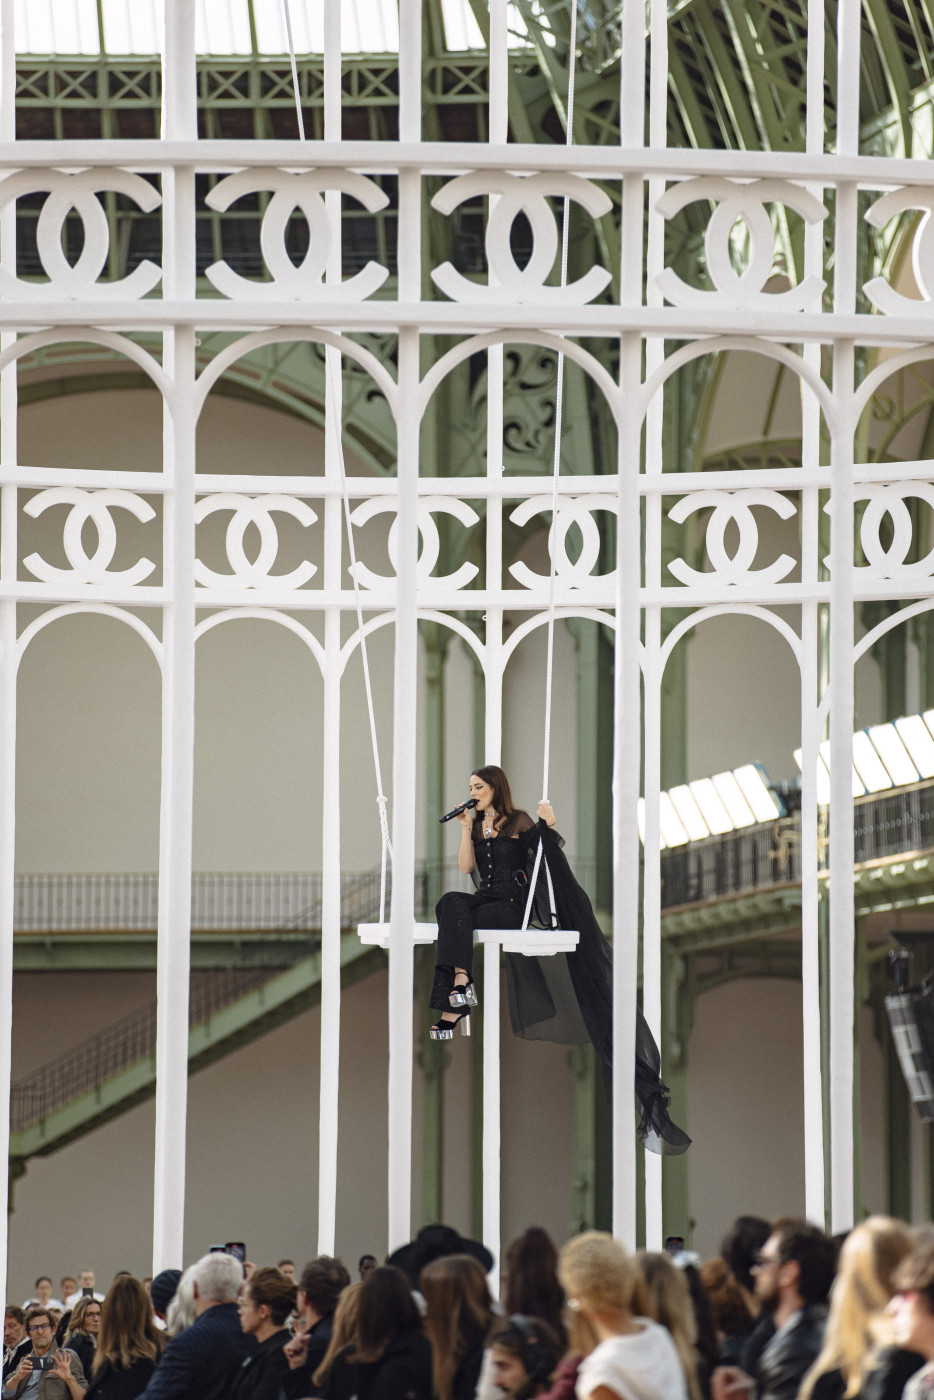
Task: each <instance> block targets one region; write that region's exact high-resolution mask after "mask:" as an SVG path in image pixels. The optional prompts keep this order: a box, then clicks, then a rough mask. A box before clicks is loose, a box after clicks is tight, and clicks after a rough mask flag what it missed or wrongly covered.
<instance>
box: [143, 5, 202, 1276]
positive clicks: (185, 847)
mask: <svg viewBox="0 0 934 1400" xmlns="http://www.w3.org/2000/svg"><path fill="white" fill-rule="evenodd" d="M193 10H194V7H193V6H190V5H188V4H186V3H185V0H166V7H165V53H164V59H163V121H162V130H163V135H164V137H165V138H166V139H174V140H195V139H196V137H197V121H196V113H195V82H194V74H195V58H194V13H193ZM163 195H164V211H163V220H164V222H163V227H164V230H165V233H164V244H163V268H164V275H163V282H164V290H165V296H166V298H167V299H185V298H192V299H193V297H194V293H195V277H194V273H195V259H194V253H195V217H194V172H193V171H192V170H177V171H167V172H166V173H165V175H164V179H163ZM163 346H164V349H163V354H164V362H165V368H166V372H167V374H168V376H169V379H170V382H171V383H172V385H173V386H174V395H175V397H174V404H173V405H172V411H171V412H170V409H169V406H168V405H166V408H165V413H164V457H165V460H164V470H165V472H166V475H167V478H168V482H167V485H168V489H167V491H166V495H165V506H164V510H165V519H164V528H163V539H164V546H163V548H164V565H163V568H164V576H165V587H166V590H167V593H168V595H169V599H170V602H169V604H168V605H167V607H166V609H165V618H164V632H163V640H164V657H163V677H162V797H161V803H162V805H161V813H160V822H159V931H158V968H157V974H156V985H157V996H158V1022H157V1031H156V1149H155V1183H154V1218H153V1272H154V1273H156V1272H158V1271H159V1270H160V1269H165V1268H170V1267H175V1268H177V1267H179V1266H180V1265H181V1263H182V1260H183V1246H184V1222H185V1137H186V1120H187V1108H188V984H189V971H190V961H191V829H192V787H193V774H194V666H195V636H194V632H195V607H194V586H195V585H194V571H193V563H194V553H195V530H194V498H195V415H194V407H193V403H194V382H195V333H194V330H193V329H192V328H190V327H175V328H173V329H171V330H168V331H166V332H165V335H164V337H163Z"/></svg>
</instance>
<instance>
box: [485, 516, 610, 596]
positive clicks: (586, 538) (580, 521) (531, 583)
mask: <svg viewBox="0 0 934 1400" xmlns="http://www.w3.org/2000/svg"><path fill="white" fill-rule="evenodd" d="M552 504H553V501H552V497H551V496H530V497H529V498H528V500H525V501H523V502H522V504H521V505H519V506H516V509H515V510H514V511H513V512H512V514H511V515H510V517H509V518H510V520H514V521H515V523H516V524H517V525H527V524H528V523H529V521H530V520H531V519H532V516H533V515H539V514H542V515H544V514H548V515H550V514H551V510H552ZM617 504H618V502H617V500H616V497H615V496H611V495H608V494H607V495H602V494H601V495H594V496H562V497H561V499H560V500H559V501H558V509H557V512H556V518H555V520H554V521H553V522H552V524H551V527H550V529H549V531H548V554H549V557H550V558H551V560H552V561H553V563H554V569H555V578H556V579H557V581H558V582H559V583H563V584H566V585H567V586H568V587H569V588H581V587H583V586H584V584H587V583H593V582H594V580H595V579H606V578H611V577H612V572H613V571H612V570H611V572H610V573H608V574H595V573H594V572H593V570H594V568H595V566H596V563H597V560H598V558H599V556H600V531H599V529H598V528H597V522H596V520H595V519H594V516H593V513H594V511H596V510H610V511H613V513H614V514H616V513H617ZM572 525H576V526H577V527H578V529H579V530H580V532H581V540H582V545H581V552H580V554H579V555H578V557H577V559H576V560H573V561H572V559H571V557H570V555H569V554H568V530H569V529H570V528H571V526H572ZM509 572H510V573H511V574H512V576H513V578H514V579H516V580H517V581H518V582H519V583H521V584H522V586H523V587H524V588H536V587H537V586H538V585H539V584H540V583H541V582H542V579H543V578H544V577H545V575H544V574H536V573H535V572H534V571H533V570H532V569H530V568H529V567H528V566H527V565H526V564H523V563H521V562H520V563H518V564H510V565H509Z"/></svg>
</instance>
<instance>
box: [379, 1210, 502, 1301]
mask: <svg viewBox="0 0 934 1400" xmlns="http://www.w3.org/2000/svg"><path fill="white" fill-rule="evenodd" d="M448 1254H470V1255H472V1256H473V1258H474V1259H479V1261H480V1263H481V1264H482V1265H483V1267H484V1269H485V1271H486V1272H487V1273H489V1272H490V1270H491V1269H492V1267H493V1256H492V1254H491V1253H490V1251H489V1250H488V1249H487V1247H486V1245H483V1244H480V1242H479V1240H465V1239H464V1237H463V1235H459V1234H458V1233H457V1231H456V1230H455V1229H452V1227H451V1226H450V1225H423V1226H422V1228H421V1229H420V1230H419V1232H418V1234H417V1235H416V1236H415V1239H414V1240H410V1242H409V1243H408V1244H404V1245H403V1246H402V1248H401V1249H397V1250H396V1252H395V1254H390V1256H389V1258H388V1259H387V1260H386V1263H387V1264H392V1265H394V1266H395V1268H397V1269H401V1270H402V1272H403V1273H404V1274H405V1275H406V1276H407V1278H408V1280H409V1283H411V1285H412V1287H413V1288H418V1279H419V1275H420V1274H421V1272H422V1269H424V1267H425V1265H426V1264H431V1263H432V1262H433V1261H434V1260H435V1259H443V1258H445V1256H446V1255H448Z"/></svg>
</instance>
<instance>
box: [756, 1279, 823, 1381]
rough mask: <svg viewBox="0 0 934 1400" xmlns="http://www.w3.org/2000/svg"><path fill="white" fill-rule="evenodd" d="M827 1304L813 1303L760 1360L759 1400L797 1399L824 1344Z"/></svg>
mask: <svg viewBox="0 0 934 1400" xmlns="http://www.w3.org/2000/svg"><path fill="white" fill-rule="evenodd" d="M826 1322H827V1305H826V1304H825V1303H809V1304H808V1305H807V1306H806V1307H803V1308H802V1309H801V1310H800V1312H796V1313H794V1314H793V1315H792V1316H791V1317H790V1318H789V1319H788V1321H787V1322H786V1323H785V1324H784V1326H783V1327H780V1328H779V1329H778V1331H777V1332H776V1333H775V1336H774V1337H773V1338H772V1340H771V1341H770V1342H769V1344H768V1346H767V1347H766V1348H765V1350H764V1351H763V1353H762V1355H761V1356H760V1357H759V1364H758V1366H757V1368H756V1370H757V1373H758V1374H757V1376H756V1379H757V1381H758V1383H759V1400H795V1397H796V1396H797V1394H798V1391H799V1390H800V1389H801V1382H802V1380H803V1379H804V1376H805V1374H806V1372H808V1371H809V1370H810V1369H811V1366H812V1365H813V1364H814V1362H815V1361H816V1360H817V1357H818V1354H819V1352H820V1349H821V1347H822V1346H823V1343H824V1327H825V1325H826Z"/></svg>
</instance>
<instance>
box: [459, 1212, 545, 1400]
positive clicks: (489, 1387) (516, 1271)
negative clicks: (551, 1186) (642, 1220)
mask: <svg viewBox="0 0 934 1400" xmlns="http://www.w3.org/2000/svg"><path fill="white" fill-rule="evenodd" d="M503 1312H504V1313H505V1314H506V1315H507V1316H511V1315H513V1314H516V1315H519V1316H523V1317H535V1318H540V1319H541V1321H542V1322H545V1323H547V1324H548V1326H549V1327H550V1328H551V1330H552V1331H553V1332H555V1333H556V1334H557V1336H558V1338H559V1340H560V1342H561V1355H562V1356H563V1355H564V1353H565V1351H566V1350H567V1329H566V1327H565V1325H564V1289H563V1288H562V1287H561V1284H560V1281H559V1279H558V1251H557V1249H556V1248H555V1244H554V1241H553V1240H552V1238H551V1236H550V1235H549V1234H548V1232H547V1231H546V1230H542V1229H540V1228H539V1226H537V1225H532V1226H531V1227H530V1228H529V1229H528V1230H526V1231H525V1232H524V1233H523V1234H521V1235H519V1236H518V1238H516V1239H514V1240H513V1241H512V1243H511V1244H510V1245H509V1247H508V1249H507V1250H506V1259H505V1267H504V1270H503ZM500 1393H501V1387H500V1386H499V1384H498V1382H497V1380H496V1377H495V1375H494V1373H493V1354H492V1352H491V1350H490V1348H489V1347H487V1349H486V1351H485V1352H484V1355H483V1365H482V1367H481V1370H480V1381H479V1384H478V1385H477V1400H499V1396H500Z"/></svg>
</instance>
